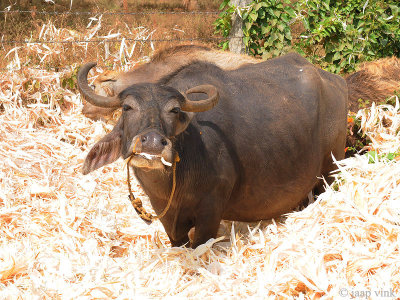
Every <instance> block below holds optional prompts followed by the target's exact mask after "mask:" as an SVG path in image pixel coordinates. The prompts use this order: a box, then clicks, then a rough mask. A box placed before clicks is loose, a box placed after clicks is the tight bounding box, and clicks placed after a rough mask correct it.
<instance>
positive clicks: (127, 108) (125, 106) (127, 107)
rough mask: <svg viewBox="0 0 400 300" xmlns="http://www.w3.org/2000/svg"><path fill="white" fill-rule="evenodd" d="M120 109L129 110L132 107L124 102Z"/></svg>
mask: <svg viewBox="0 0 400 300" xmlns="http://www.w3.org/2000/svg"><path fill="white" fill-rule="evenodd" d="M122 109H123V111H128V110H131V109H132V107H131V106H129V105H127V104H124V105H123V106H122Z"/></svg>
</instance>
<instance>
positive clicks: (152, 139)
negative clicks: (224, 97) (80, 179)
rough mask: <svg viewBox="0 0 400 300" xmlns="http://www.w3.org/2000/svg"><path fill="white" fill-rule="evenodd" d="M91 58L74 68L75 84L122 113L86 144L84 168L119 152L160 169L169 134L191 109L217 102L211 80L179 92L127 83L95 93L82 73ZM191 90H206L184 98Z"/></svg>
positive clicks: (167, 161)
mask: <svg viewBox="0 0 400 300" xmlns="http://www.w3.org/2000/svg"><path fill="white" fill-rule="evenodd" d="M95 65H96V64H95V63H88V64H86V65H84V66H83V67H82V68H81V69H80V70H79V73H78V87H79V90H80V92H81V94H82V95H83V96H84V97H85V99H86V100H87V101H88V102H89V103H91V104H93V105H96V106H99V107H107V108H115V107H122V115H121V117H120V119H119V120H118V123H117V124H116V125H115V127H114V129H113V130H112V131H111V132H110V133H109V134H107V135H106V136H105V137H103V138H102V139H101V140H100V141H99V142H98V143H97V144H95V145H94V146H93V148H92V149H91V150H90V152H89V154H88V156H87V157H86V160H85V163H84V166H83V173H84V174H88V173H90V172H91V171H93V170H95V169H97V168H99V167H102V166H104V165H106V164H109V163H112V162H113V161H115V160H116V159H117V158H118V157H120V156H122V157H123V158H125V159H126V158H128V157H130V156H131V155H132V154H133V155H134V156H133V158H132V159H131V164H132V165H133V166H134V167H138V168H144V169H165V168H168V167H169V166H171V165H172V162H173V158H174V151H175V150H174V148H173V140H174V137H176V136H177V135H179V134H180V133H182V132H183V131H184V130H185V129H186V128H187V126H188V125H189V123H190V121H191V119H192V118H193V116H194V113H196V112H203V111H206V110H209V109H211V108H213V107H214V106H215V105H216V104H217V103H218V99H219V96H218V91H217V89H216V88H215V87H214V86H212V85H200V86H196V87H193V88H191V89H189V90H187V91H186V92H185V93H184V94H182V93H180V92H179V91H178V90H176V89H175V88H172V87H169V86H164V85H160V84H152V83H143V84H136V85H132V86H131V87H129V88H127V89H125V90H123V91H122V92H121V93H119V94H118V95H116V96H113V97H105V96H101V95H97V94H95V93H94V91H93V90H92V89H91V88H90V87H89V85H88V81H87V75H88V72H89V71H90V69H91V68H93V67H94V66H95ZM191 93H203V94H207V95H208V98H207V99H204V100H199V101H192V100H189V99H188V97H187V95H188V94H191Z"/></svg>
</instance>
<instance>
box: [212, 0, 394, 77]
mask: <svg viewBox="0 0 400 300" xmlns="http://www.w3.org/2000/svg"><path fill="white" fill-rule="evenodd" d="M221 9H224V12H222V13H221V15H220V18H218V19H217V21H216V22H215V25H216V30H217V32H220V33H222V34H223V36H225V37H228V36H229V32H230V28H231V16H232V14H233V13H234V11H235V7H233V6H232V5H231V4H230V3H229V1H227V0H225V1H223V4H222V5H221ZM399 11H400V3H399V2H398V1H397V0H387V1H383V0H348V1H342V0H326V1H320V0H318V1H317V0H301V1H297V2H296V3H294V4H290V2H288V1H287V0H255V1H253V2H252V3H251V4H250V6H249V7H247V8H243V9H242V18H243V21H244V24H243V32H244V40H243V41H244V44H245V45H246V47H247V49H248V52H249V53H250V54H253V55H259V56H263V57H264V58H269V57H274V56H278V55H281V54H283V53H285V52H287V51H288V50H289V49H294V50H296V51H297V52H300V53H301V54H303V55H304V56H306V57H308V58H309V59H310V60H311V61H312V62H313V63H317V64H319V65H320V66H321V67H322V68H324V69H327V70H328V71H331V72H334V73H339V72H349V71H353V70H354V69H355V66H356V64H358V63H359V62H362V61H368V60H375V59H378V58H381V57H386V56H392V55H396V56H399V55H400V26H399ZM300 22H301V23H302V27H303V29H302V30H300V33H299V34H298V36H297V38H296V40H295V41H292V33H291V25H292V24H299V23H300ZM292 27H293V26H292ZM297 27H299V26H297ZM226 46H227V43H225V44H224V47H225V48H226Z"/></svg>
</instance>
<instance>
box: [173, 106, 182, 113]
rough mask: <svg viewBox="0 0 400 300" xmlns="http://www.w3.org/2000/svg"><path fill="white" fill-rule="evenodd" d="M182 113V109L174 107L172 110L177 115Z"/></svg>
mask: <svg viewBox="0 0 400 300" xmlns="http://www.w3.org/2000/svg"><path fill="white" fill-rule="evenodd" d="M180 111H181V109H180V108H179V107H174V108H173V109H171V112H172V113H174V114H177V113H179V112H180Z"/></svg>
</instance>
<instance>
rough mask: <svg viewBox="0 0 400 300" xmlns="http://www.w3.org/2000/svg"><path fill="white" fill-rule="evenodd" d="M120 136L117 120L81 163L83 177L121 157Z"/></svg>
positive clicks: (120, 127)
mask: <svg viewBox="0 0 400 300" xmlns="http://www.w3.org/2000/svg"><path fill="white" fill-rule="evenodd" d="M121 135H122V122H121V120H119V121H118V123H117V124H116V125H115V127H114V129H113V130H112V131H111V132H110V133H109V134H107V135H106V136H105V137H103V138H102V139H101V140H100V141H98V142H97V143H96V144H95V145H94V146H93V148H92V149H91V150H90V151H89V153H88V155H87V156H86V159H85V162H84V163H83V168H82V173H83V174H84V175H86V174H89V173H90V172H92V171H94V170H96V169H98V168H100V167H102V166H105V165H107V164H110V163H112V162H114V161H116V160H117V159H118V158H119V157H120V156H121V148H122V146H121Z"/></svg>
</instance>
